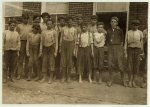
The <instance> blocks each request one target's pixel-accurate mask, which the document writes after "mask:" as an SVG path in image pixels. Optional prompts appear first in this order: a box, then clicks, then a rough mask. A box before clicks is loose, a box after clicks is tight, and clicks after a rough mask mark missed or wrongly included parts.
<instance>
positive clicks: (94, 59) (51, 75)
mask: <svg viewBox="0 0 150 107" xmlns="http://www.w3.org/2000/svg"><path fill="white" fill-rule="evenodd" d="M41 17H42V19H43V22H41ZM22 19H23V20H22V23H21V24H18V25H16V26H15V25H14V30H12V31H15V33H16V34H17V33H18V34H17V35H19V37H18V36H17V37H18V39H17V40H16V41H14V39H13V38H12V39H10V37H9V38H7V37H8V36H7V34H8V33H6V31H5V32H4V74H5V73H6V72H7V71H8V69H9V79H10V80H11V81H14V80H13V74H14V72H15V71H16V75H17V80H19V79H21V77H22V76H24V77H25V78H27V81H30V80H31V79H32V77H33V74H34V77H35V81H40V82H44V81H46V80H47V78H48V83H52V82H53V80H54V79H55V78H59V77H61V82H65V81H67V82H70V80H71V73H72V71H73V68H75V71H76V75H78V80H79V83H82V78H83V76H84V75H86V76H87V78H88V80H89V82H90V83H92V82H94V83H95V82H97V79H96V77H97V73H99V75H98V83H99V84H101V83H102V72H103V70H104V47H105V46H107V48H108V72H109V81H108V82H107V85H108V86H112V82H113V77H112V75H113V70H114V69H117V70H119V71H120V74H121V81H122V84H123V85H124V86H128V85H129V86H130V87H136V84H135V75H132V74H136V73H137V71H138V66H139V65H138V64H137V65H135V64H131V63H134V62H133V61H135V59H136V58H138V57H139V55H140V54H141V53H140V49H141V50H143V48H142V47H143V44H142V41H143V40H142V39H143V34H141V31H139V30H138V31H137V32H135V35H138V36H139V35H140V36H139V38H141V39H139V38H138V36H136V37H134V34H133V36H132V32H134V30H135V31H136V30H137V29H138V27H137V28H134V29H133V31H131V33H130V32H127V34H128V38H127V37H126V39H125V40H124V34H123V30H122V29H121V28H120V27H119V26H118V22H119V19H118V18H117V17H112V18H111V19H110V25H111V27H110V29H108V30H107V31H106V30H105V29H104V23H103V22H98V21H97V17H96V15H93V16H92V17H91V23H90V24H88V23H86V22H85V21H84V20H83V17H82V16H81V15H78V17H77V25H76V26H74V24H73V22H74V19H73V17H71V16H67V17H66V18H65V17H60V18H59V19H58V21H59V24H58V25H56V26H55V25H54V21H53V20H52V18H51V16H50V15H49V14H48V13H47V12H44V13H42V15H34V16H33V24H32V25H30V24H28V20H29V15H28V14H23V15H22ZM13 23H15V22H11V23H10V24H9V28H8V30H9V29H11V26H12V24H13ZM15 24H16V23H15ZM132 25H133V26H138V25H139V22H138V20H135V21H133V23H132ZM15 27H16V28H15ZM12 29H13V28H12ZM10 31H11V30H10ZM7 32H8V31H7ZM10 33H12V32H10ZM8 35H9V36H12V35H11V34H8ZM14 38H15V36H14ZM7 39H9V40H7ZM138 40H139V41H138ZM10 41H12V42H14V44H15V42H16V43H18V45H17V47H18V48H17V57H16V60H15V61H14V62H13V65H11V64H9V63H10V62H9V60H13V59H9V58H8V57H9V56H10V54H11V53H12V51H10V50H14V48H13V49H12V48H10V47H11V45H9V46H10V47H8V46H7V44H8V43H9V42H10ZM129 42H132V43H131V44H129ZM124 44H125V48H124ZM6 47H8V48H7V49H6ZM124 49H125V51H124ZM127 50H128V52H127ZM132 51H133V52H132ZM7 52H8V53H7ZM142 52H143V51H142ZM135 53H136V55H135ZM6 54H7V55H6ZM125 56H129V58H128V57H127V59H128V61H127V62H128V68H130V69H129V70H130V71H129V72H127V73H128V75H129V83H127V81H126V80H125V77H124V75H125V70H126V69H125V64H124V58H125ZM131 59H132V60H131ZM136 61H139V60H136ZM12 66H13V67H12ZM131 66H132V67H131ZM132 68H133V69H132ZM60 75H61V76H60ZM131 75H132V78H131ZM4 77H5V78H4V82H6V80H7V75H6V76H4Z"/></svg>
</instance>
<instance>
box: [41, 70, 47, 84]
mask: <svg viewBox="0 0 150 107" xmlns="http://www.w3.org/2000/svg"><path fill="white" fill-rule="evenodd" d="M46 76H47V75H46V72H45V73H43V78H42V80H41V81H40V82H41V83H43V82H45V81H46Z"/></svg>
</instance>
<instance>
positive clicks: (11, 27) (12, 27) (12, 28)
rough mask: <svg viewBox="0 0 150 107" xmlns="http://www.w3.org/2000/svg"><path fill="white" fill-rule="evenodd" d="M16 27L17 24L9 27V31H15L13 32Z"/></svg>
mask: <svg viewBox="0 0 150 107" xmlns="http://www.w3.org/2000/svg"><path fill="white" fill-rule="evenodd" d="M15 27H16V24H15V23H11V24H10V25H9V29H10V30H11V31H13V30H14V29H15Z"/></svg>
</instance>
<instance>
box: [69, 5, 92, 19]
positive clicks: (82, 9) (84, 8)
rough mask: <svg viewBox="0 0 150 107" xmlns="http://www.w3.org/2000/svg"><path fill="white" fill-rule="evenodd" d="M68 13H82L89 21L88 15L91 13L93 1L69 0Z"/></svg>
mask: <svg viewBox="0 0 150 107" xmlns="http://www.w3.org/2000/svg"><path fill="white" fill-rule="evenodd" d="M69 14H70V15H76V14H82V15H83V18H84V20H86V21H89V20H90V16H91V15H92V14H93V3H92V2H90V3H89V2H70V3H69Z"/></svg>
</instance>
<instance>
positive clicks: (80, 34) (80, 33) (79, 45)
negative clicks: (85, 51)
mask: <svg viewBox="0 0 150 107" xmlns="http://www.w3.org/2000/svg"><path fill="white" fill-rule="evenodd" d="M88 44H90V33H89V32H88ZM79 47H82V45H81V33H80V35H79Z"/></svg>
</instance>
